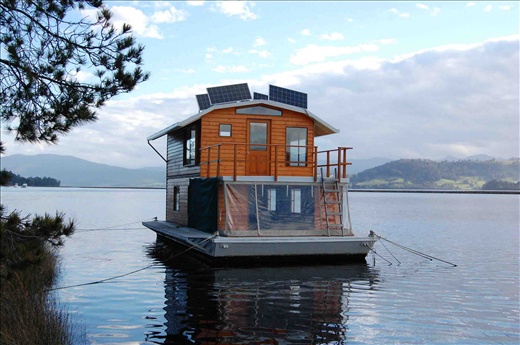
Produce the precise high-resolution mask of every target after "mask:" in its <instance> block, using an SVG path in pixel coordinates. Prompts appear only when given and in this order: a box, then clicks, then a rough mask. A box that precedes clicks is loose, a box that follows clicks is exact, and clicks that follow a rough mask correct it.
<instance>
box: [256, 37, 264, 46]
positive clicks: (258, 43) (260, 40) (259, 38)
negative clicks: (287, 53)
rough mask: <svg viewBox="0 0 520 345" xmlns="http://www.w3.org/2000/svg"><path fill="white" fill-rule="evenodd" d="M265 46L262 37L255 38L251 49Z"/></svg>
mask: <svg viewBox="0 0 520 345" xmlns="http://www.w3.org/2000/svg"><path fill="white" fill-rule="evenodd" d="M265 45H266V42H265V40H264V39H263V38H262V37H257V38H256V39H255V43H254V44H253V47H261V46H265Z"/></svg>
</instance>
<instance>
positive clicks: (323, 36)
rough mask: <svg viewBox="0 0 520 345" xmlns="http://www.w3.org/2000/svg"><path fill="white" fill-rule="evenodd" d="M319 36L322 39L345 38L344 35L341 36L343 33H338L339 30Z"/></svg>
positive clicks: (335, 39)
mask: <svg viewBox="0 0 520 345" xmlns="http://www.w3.org/2000/svg"><path fill="white" fill-rule="evenodd" d="M320 38H321V39H322V40H326V41H341V40H343V39H345V37H343V34H341V33H339V32H332V33H330V34H323V35H321V36H320Z"/></svg>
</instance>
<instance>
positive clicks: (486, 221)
mask: <svg viewBox="0 0 520 345" xmlns="http://www.w3.org/2000/svg"><path fill="white" fill-rule="evenodd" d="M1 196H2V203H3V204H4V205H5V206H7V208H8V209H9V210H13V209H20V210H23V213H24V214H25V213H32V214H35V213H38V214H42V213H44V212H48V213H52V214H54V213H55V212H56V210H58V211H61V212H65V213H66V216H67V217H71V218H74V219H75V220H76V222H77V229H78V230H77V231H76V233H75V234H74V235H73V236H72V237H71V238H70V239H67V241H66V244H65V246H64V247H63V248H62V249H61V250H60V252H61V257H62V278H61V280H60V282H59V284H58V286H60V287H65V286H75V285H79V284H84V283H89V282H95V281H100V280H103V279H106V278H111V277H114V276H119V275H124V276H122V277H119V278H117V279H112V280H108V281H105V282H103V283H99V284H93V285H83V286H76V287H70V288H66V289H61V290H57V291H56V293H57V294H58V296H59V299H60V300H61V301H62V302H63V303H65V304H66V307H67V309H68V310H69V311H70V312H71V313H72V314H73V316H74V319H75V320H76V322H78V323H80V324H84V325H85V328H86V333H87V338H88V341H90V343H91V344H217V343H218V344H252V343H254V344H518V343H519V341H520V330H519V327H520V326H519V324H520V319H519V313H520V308H519V307H520V306H519V275H520V271H519V222H520V215H519V200H520V198H519V196H518V195H474V194H405V193H351V194H350V204H351V213H352V222H353V225H354V230H355V232H356V233H357V234H359V235H366V234H368V232H369V230H374V231H375V232H376V233H377V234H379V235H381V236H383V237H386V238H388V239H390V240H392V241H395V242H397V243H400V244H402V245H405V246H408V247H411V248H413V249H416V250H418V251H421V252H425V253H427V254H430V255H432V256H435V257H438V258H441V259H443V260H446V261H449V262H453V263H455V264H457V266H456V267H454V266H451V265H449V264H446V263H442V262H438V261H430V260H427V259H424V258H421V257H419V256H416V255H412V254H410V253H408V252H405V251H403V250H401V249H399V248H397V247H395V246H393V245H391V244H389V243H385V245H386V247H387V248H388V249H389V250H390V252H391V254H393V255H394V256H395V258H397V259H398V260H399V261H400V262H401V264H398V263H397V261H396V259H394V258H393V257H392V255H391V254H390V253H389V252H388V251H387V250H386V249H385V247H384V246H383V245H382V243H384V242H380V243H377V244H376V246H375V249H376V251H377V252H378V253H379V254H380V255H381V256H383V257H384V258H385V259H386V260H389V261H391V262H392V263H393V264H392V265H389V264H388V263H387V262H386V261H385V260H383V259H382V258H380V257H379V256H374V255H373V254H370V255H369V256H368V257H367V260H366V264H355V265H328V266H315V265H309V263H306V265H302V266H292V267H254V268H240V269H238V268H210V267H207V266H205V265H203V264H201V263H199V262H197V261H196V260H193V259H192V258H190V257H189V256H187V255H185V254H184V255H176V254H175V253H174V252H172V251H171V250H170V249H171V248H169V247H167V246H166V247H165V246H164V245H163V244H162V243H161V242H157V241H156V236H155V233H153V232H152V231H150V230H148V229H146V228H144V227H142V226H141V225H140V223H141V222H142V221H146V220H151V219H152V218H153V217H158V218H159V219H164V215H165V205H164V202H165V192H164V191H163V190H124V189H74V188H70V189H69V188H25V189H22V188H2V189H1ZM374 258H375V264H374ZM132 271H137V272H135V273H133V274H129V275H125V274H127V273H130V272H132Z"/></svg>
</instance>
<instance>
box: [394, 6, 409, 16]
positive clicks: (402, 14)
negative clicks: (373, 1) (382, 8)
mask: <svg viewBox="0 0 520 345" xmlns="http://www.w3.org/2000/svg"><path fill="white" fill-rule="evenodd" d="M389 11H390V12H392V13H394V14H396V15H397V16H399V17H400V18H410V13H408V12H401V11H399V10H398V9H397V8H391V9H390V10H389Z"/></svg>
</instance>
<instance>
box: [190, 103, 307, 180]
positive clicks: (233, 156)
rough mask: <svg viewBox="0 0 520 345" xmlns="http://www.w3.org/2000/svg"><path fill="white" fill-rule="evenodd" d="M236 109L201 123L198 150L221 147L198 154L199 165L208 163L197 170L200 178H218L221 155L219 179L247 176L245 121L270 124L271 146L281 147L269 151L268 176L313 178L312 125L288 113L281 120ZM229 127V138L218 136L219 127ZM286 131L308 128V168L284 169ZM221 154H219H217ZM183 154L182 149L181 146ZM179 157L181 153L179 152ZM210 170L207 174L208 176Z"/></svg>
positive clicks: (206, 117) (220, 111)
mask: <svg viewBox="0 0 520 345" xmlns="http://www.w3.org/2000/svg"><path fill="white" fill-rule="evenodd" d="M235 109H236V108H227V109H217V110H214V111H212V112H210V113H208V114H206V115H204V116H203V117H202V119H201V142H200V143H201V148H206V147H209V146H212V145H216V144H219V143H222V144H223V145H221V146H220V149H218V148H217V147H213V148H211V149H209V150H208V149H205V150H203V151H202V152H201V162H209V164H203V165H201V167H200V175H201V176H215V175H217V162H216V160H217V159H218V157H219V155H220V166H219V171H218V175H220V176H233V175H234V174H235V173H236V175H237V176H244V175H246V174H247V172H246V167H247V164H246V157H247V148H248V147H247V145H245V144H246V143H247V133H248V128H247V123H248V122H247V121H248V120H259V121H265V120H269V121H270V139H271V142H270V144H271V145H281V146H278V147H277V148H276V149H275V148H274V147H271V148H270V149H269V161H270V167H269V171H270V175H274V174H275V171H276V172H277V174H278V175H279V176H312V175H313V169H312V162H313V159H314V156H313V154H312V149H311V147H313V146H314V121H313V120H312V119H311V118H310V117H308V116H306V115H304V114H301V113H297V112H294V111H291V110H285V109H284V110H282V116H268V115H245V114H236V110H235ZM221 124H229V125H231V136H230V137H221V136H220V125H221ZM287 127H298V128H307V145H308V147H309V149H308V153H307V162H308V163H309V164H308V166H307V167H294V166H287V165H286V163H285V159H286V152H285V145H286V129H287ZM233 144H239V145H236V147H235V145H233ZM219 150H220V152H219ZM181 151H182V146H181ZM181 156H182V152H181ZM208 169H209V174H208Z"/></svg>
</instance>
